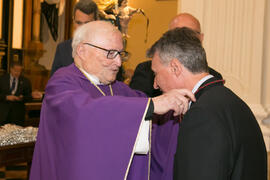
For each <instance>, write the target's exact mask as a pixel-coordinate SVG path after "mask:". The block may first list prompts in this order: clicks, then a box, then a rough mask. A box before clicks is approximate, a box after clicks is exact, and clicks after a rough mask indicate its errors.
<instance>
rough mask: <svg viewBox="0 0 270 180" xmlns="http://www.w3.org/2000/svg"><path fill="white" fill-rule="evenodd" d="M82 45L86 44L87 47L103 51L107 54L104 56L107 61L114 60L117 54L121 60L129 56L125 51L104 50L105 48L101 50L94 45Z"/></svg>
mask: <svg viewBox="0 0 270 180" xmlns="http://www.w3.org/2000/svg"><path fill="white" fill-rule="evenodd" d="M83 44H86V45H88V46H92V47H95V48H98V49H101V50H103V51H106V52H107V56H106V57H107V59H114V58H116V56H117V55H118V54H119V56H120V57H121V58H124V59H123V60H125V59H126V58H127V57H128V55H129V53H128V52H127V51H118V50H116V49H105V48H102V47H99V46H96V45H93V44H90V43H83Z"/></svg>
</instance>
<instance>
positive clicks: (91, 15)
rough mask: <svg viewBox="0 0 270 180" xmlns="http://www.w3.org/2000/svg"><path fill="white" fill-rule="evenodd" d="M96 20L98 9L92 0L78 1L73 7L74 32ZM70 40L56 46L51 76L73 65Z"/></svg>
mask: <svg viewBox="0 0 270 180" xmlns="http://www.w3.org/2000/svg"><path fill="white" fill-rule="evenodd" d="M97 19H98V8H97V5H96V3H95V2H94V1H93V0H80V1H78V2H77V3H76V4H75V5H74V9H73V27H74V31H75V30H76V29H77V28H78V27H80V26H81V25H83V24H85V23H88V22H91V21H95V20H97ZM71 43H72V39H69V40H66V41H63V42H61V43H60V44H58V46H57V48H56V52H55V57H54V60H53V64H52V69H51V76H52V75H53V74H54V73H55V71H56V70H58V69H59V68H61V67H64V66H68V65H70V64H72V63H73V58H72V47H71Z"/></svg>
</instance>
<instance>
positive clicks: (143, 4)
mask: <svg viewBox="0 0 270 180" xmlns="http://www.w3.org/2000/svg"><path fill="white" fill-rule="evenodd" d="M129 5H130V6H131V7H135V8H142V9H143V10H144V11H145V14H146V15H147V16H148V17H149V20H150V25H149V29H148V32H149V33H148V41H147V43H145V42H144V40H145V34H146V19H145V18H144V16H143V15H141V14H135V15H134V16H133V18H132V20H131V21H130V23H129V29H128V34H129V35H130V38H128V41H127V51H129V52H131V57H130V59H129V60H128V62H126V63H124V66H125V68H126V69H128V68H131V69H135V68H136V66H137V64H138V63H140V62H142V61H145V60H146V58H145V52H146V50H147V49H148V48H150V47H151V45H152V44H153V43H154V42H155V41H156V40H157V39H158V38H159V37H160V36H161V35H162V34H163V33H164V32H165V31H166V30H167V29H168V23H169V21H170V20H171V19H172V18H173V16H175V15H176V12H177V1H176V0H161V1H158V0H129Z"/></svg>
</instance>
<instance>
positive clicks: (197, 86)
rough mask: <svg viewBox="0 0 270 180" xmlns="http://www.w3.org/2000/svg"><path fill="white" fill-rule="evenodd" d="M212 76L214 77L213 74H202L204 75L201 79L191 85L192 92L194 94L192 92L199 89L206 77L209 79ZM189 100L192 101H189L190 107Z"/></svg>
mask: <svg viewBox="0 0 270 180" xmlns="http://www.w3.org/2000/svg"><path fill="white" fill-rule="evenodd" d="M212 77H214V76H213V75H211V74H209V75H207V76H204V77H203V78H202V79H201V80H199V81H198V82H197V84H196V85H195V86H194V87H193V89H192V93H193V94H194V93H195V92H196V91H197V90H198V89H199V87H200V86H201V85H202V84H203V83H204V82H205V81H207V80H208V79H210V78H212ZM191 102H192V101H190V102H189V108H190V105H191Z"/></svg>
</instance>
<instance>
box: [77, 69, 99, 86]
mask: <svg viewBox="0 0 270 180" xmlns="http://www.w3.org/2000/svg"><path fill="white" fill-rule="evenodd" d="M79 69H80V70H81V71H82V72H83V73H84V74H85V75H86V76H87V78H89V79H90V80H91V81H92V82H93V83H94V84H96V85H103V83H101V82H100V81H99V79H98V77H97V76H95V75H92V74H89V73H88V72H86V71H85V70H83V69H82V68H79Z"/></svg>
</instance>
